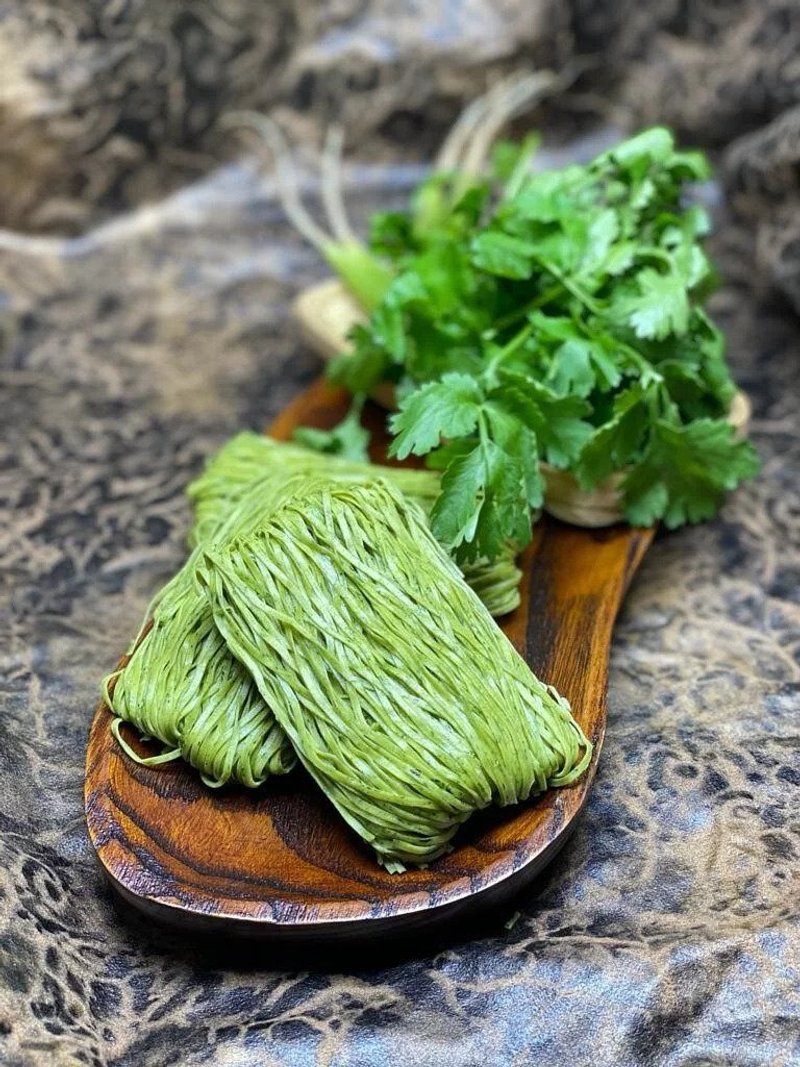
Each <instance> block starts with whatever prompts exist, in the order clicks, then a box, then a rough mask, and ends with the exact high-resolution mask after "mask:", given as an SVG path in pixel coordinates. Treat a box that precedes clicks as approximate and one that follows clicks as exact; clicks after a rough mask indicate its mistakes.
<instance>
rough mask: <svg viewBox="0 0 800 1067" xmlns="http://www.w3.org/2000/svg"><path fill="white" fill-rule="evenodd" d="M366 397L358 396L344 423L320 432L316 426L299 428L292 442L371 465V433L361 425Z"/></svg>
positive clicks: (316, 450) (293, 435)
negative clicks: (369, 449) (369, 446)
mask: <svg viewBox="0 0 800 1067" xmlns="http://www.w3.org/2000/svg"><path fill="white" fill-rule="evenodd" d="M363 407H364V397H363V396H357V397H355V399H354V400H353V403H352V404H351V405H350V410H349V411H348V413H347V415H346V416H345V417H344V418H343V419H342V421H341V422H340V423H339V424H338V425H337V426H334V427H333V428H332V429H330V430H320V429H318V428H317V427H314V426H298V427H297V429H296V430H295V431H294V433H293V434H292V440H293V441H296V442H297V443H298V444H299V445H303V446H304V447H305V448H310V449H312V450H313V451H314V452H326V453H328V454H330V455H335V456H342V457H343V458H344V459H353V460H358V461H359V462H361V463H369V453H368V451H367V447H368V445H369V440H370V432H369V430H367V429H365V427H363V426H362V425H361V410H362V408H363Z"/></svg>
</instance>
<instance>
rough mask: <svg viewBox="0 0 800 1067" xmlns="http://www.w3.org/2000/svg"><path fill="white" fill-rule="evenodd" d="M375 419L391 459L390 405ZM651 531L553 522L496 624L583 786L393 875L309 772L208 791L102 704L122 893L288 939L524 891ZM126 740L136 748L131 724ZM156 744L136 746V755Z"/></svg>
mask: <svg viewBox="0 0 800 1067" xmlns="http://www.w3.org/2000/svg"><path fill="white" fill-rule="evenodd" d="M347 404H348V400H347V397H346V396H345V395H344V394H343V393H342V392H340V391H338V390H334V389H332V388H330V387H329V386H326V385H325V384H323V383H322V382H318V383H316V384H314V385H313V386H311V388H310V389H308V390H307V391H306V392H305V393H304V394H303V395H302V396H300V397H298V399H297V400H296V401H295V402H294V403H293V404H291V405H290V406H289V407H288V408H287V409H286V410H285V411H284V412H283V413H282V414H281V415H280V416H279V417H278V418H277V419H276V420H275V422H274V423H273V425H272V427H271V428H270V433H271V434H272V435H273V436H275V437H277V438H280V439H287V438H289V437H290V436H291V433H292V430H293V429H294V427H295V426H298V425H300V424H305V425H314V426H319V427H324V428H327V427H330V426H333V425H335V424H336V423H337V422H338V421H339V420H340V419H341V418H342V417H343V415H344V413H345V411H346V410H347ZM367 418H368V419H369V420H371V421H372V424H373V427H374V428H376V429H377V430H378V434H377V436H378V443H377V444H376V449H375V455H374V456H373V458H374V459H376V460H383V459H384V458H385V438H383V437H381V434H380V427H381V425H382V423H383V421H384V418H385V413H383V412H380V411H379V410H378V409H374V410H372V411H371V412H369V413H368V416H367ZM652 537H653V531H652V530H650V529H647V530H642V529H631V528H629V527H625V526H614V527H609V528H607V529H603V530H585V529H579V528H577V527H571V526H566V525H564V524H562V523H560V522H558V521H557V520H555V519H551V518H548V517H545V518H544V519H543V520H542V522H541V523H540V524H539V525H538V526H537V528H536V532H535V536H534V540H533V543H532V544H531V545H530V546H529V548H528V549H527V550H526V552H525V554H524V556H523V557H522V567H523V570H524V578H523V582H522V590H521V592H522V603H521V605H520V607H519V608H518V609H517V610H516V611H515V612H514V613H513V614H512V615H510V616H508V617H507V618H506V619H505V620H504V621H503V630H504V632H505V633H506V634H507V635H508V637H509V638H510V639H511V640H512V641H513V642H514V644H515V645H516V647H517V649H518V650H519V651H520V653H521V654H522V655H523V656H524V657H525V659H526V660H527V662H528V663H529V664H530V666H531V669H532V670H534V671H535V672H536V673H537V674H538V675H539V677H540V678H542V680H544V681H547V682H550V683H552V684H553V685H555V686H556V688H557V689H559V690H560V691H561V692H562V693H563V694H564V695H565V696H566V697H567V698H568V699H569V700H570V702H571V704H572V707H573V711H574V713H575V716H576V718H577V719H578V720H579V722H580V723H581V726H582V727H583V729H584V730H585V732H586V733H587V735H588V736H589V737H590V738H591V739H592V741H593V742H594V746H595V751H594V759H593V761H592V765H591V767H590V768H589V770H588V772H587V773H586V775H584V777H583V778H582V779H581V780H580V781H579V782H578V783H577V784H576V785H574V786H572V787H570V788H565V789H552V790H550V791H549V792H548V793H546V794H545V795H544V796H542V797H539V798H538V799H535V800H533V801H530V802H528V803H526V804H523V805H520V806H518V807H514V808H507V809H495V810H493V811H491V812H487V813H481V814H480V815H478V816H476V817H474V818H473V819H471V820H470V821H469V822H468V823H467V824H466V825H465V826H464V827H463V828H462V830H461V831H460V833H459V836H458V838H457V839H456V847H455V849H454V851H453V852H451V853H450V854H449V855H448V856H445V857H443V858H442V859H440V860H437V861H436V862H435V863H433V864H432V865H431V866H430V867H429V868H428V869H427V870H410V871H407V872H406V873H404V874H401V875H391V874H387V873H386V872H385V871H384V870H383V869H382V868H381V867H379V866H378V865H377V863H376V862H375V860H374V858H373V855H372V853H371V851H370V850H369V849H368V848H367V847H366V846H365V845H363V844H362V842H361V841H360V840H359V839H358V838H357V837H356V835H355V834H354V833H352V832H351V831H350V830H349V829H348V827H347V826H346V825H345V823H344V821H343V820H342V819H341V818H340V817H339V815H338V814H337V813H336V812H335V811H334V809H333V807H332V806H331V805H330V804H329V803H328V801H327V800H326V799H325V797H324V796H323V795H322V793H321V792H320V791H319V790H318V788H317V787H316V785H315V784H314V783H313V781H312V780H311V779H310V778H309V777H308V776H307V775H306V774H305V773H304V772H302V771H296V772H294V773H293V774H291V775H288V776H286V777H284V778H276V779H274V781H271V782H270V783H268V784H267V785H266V786H264V787H262V788H261V789H259V790H257V791H248V790H245V789H225V790H212V789H208V788H206V787H205V786H204V785H203V784H202V783H201V782H200V779H199V777H198V776H197V774H196V773H195V772H194V771H193V770H192V769H191V768H189V767H188V766H186V765H185V764H183V763H182V762H177V763H172V764H167V765H165V766H162V767H153V768H148V767H142V766H140V765H138V764H136V763H134V762H133V761H132V760H130V759H128V758H127V757H126V756H125V755H124V753H123V752H121V751H120V749H119V747H118V745H117V744H116V742H115V741H114V739H113V737H112V736H111V732H110V730H109V725H110V722H111V714H110V712H109V710H108V707H107V706H106V705H105V703H103V702H101V703H100V705H99V707H98V708H97V711H96V713H95V716H94V721H93V723H92V727H91V732H90V736H89V748H88V754H87V762H86V791H85V799H86V817H87V821H88V826H89V835H90V837H91V841H92V844H93V846H94V848H95V850H96V852H97V855H98V858H99V860H100V863H101V864H102V867H103V869H104V871H105V873H106V875H107V876H108V879H109V880H110V882H111V885H112V886H113V887H114V889H116V890H117V891H118V892H119V893H120V894H121V895H122V896H123V897H124V898H125V899H126V900H127V901H129V902H130V903H131V904H133V905H134V906H135V907H136V908H138V909H140V910H141V911H143V912H145V913H147V914H148V915H150V916H152V917H154V918H158V919H162V920H166V921H168V922H170V923H173V924H175V925H179V926H182V927H187V928H194V929H206V930H217V931H221V932H225V933H228V934H230V933H241V934H248V935H252V934H257V935H266V936H269V937H272V938H276V939H281V940H283V941H287V940H289V939H296V940H300V941H306V942H308V941H310V940H313V939H317V940H321V941H331V940H338V939H341V938H351V939H359V938H368V937H372V936H373V935H374V934H376V933H381V934H386V933H403V932H409V931H411V930H413V929H420V928H423V927H425V926H426V925H428V924H432V923H438V922H440V921H441V920H442V919H445V918H452V917H456V916H462V915H464V914H466V913H467V912H469V911H470V910H471V909H478V908H482V907H485V906H486V905H488V904H492V903H498V902H501V901H504V900H506V899H508V898H509V897H511V896H512V894H514V893H515V892H517V891H518V890H520V889H521V888H522V887H523V886H524V885H526V884H527V883H528V882H530V881H531V879H532V878H533V877H534V876H535V875H536V874H537V873H538V872H539V871H540V870H541V869H542V868H543V867H544V866H545V864H547V863H548V862H549V861H550V860H551V859H552V858H553V856H554V855H555V854H556V852H557V851H558V850H559V849H560V848H561V847H562V846H563V845H564V843H565V841H566V840H567V838H568V836H569V834H570V833H571V831H572V830H573V828H574V826H575V821H576V819H577V817H578V815H579V814H580V812H581V810H582V808H583V806H584V804H585V803H586V798H587V796H588V794H589V790H590V788H591V785H592V780H593V778H594V775H595V770H596V768H597V760H598V757H599V755H600V749H601V746H602V742H603V734H604V730H605V722H606V688H607V680H608V658H609V649H610V644H611V633H612V628H613V625H614V619H615V617H616V615H617V611H618V610H619V607H620V604H621V602H622V598H623V596H624V595H625V590H626V589H627V587H628V584H629V582H630V580H631V578H632V577H633V575H634V573H635V571H636V568H637V567H638V565H639V563H640V562H641V560H642V558H643V556H644V554H645V552H646V550H647V548H648V546H649V544H650V542H651V540H652ZM127 736H128V737H129V738H130V740H131V743H134V744H136V743H137V742H136V741H135V736H134V733H133V731H129V732H128V734H127ZM146 749H147V746H146V745H142V746H141V751H145V750H146Z"/></svg>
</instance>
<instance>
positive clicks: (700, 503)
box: [623, 419, 759, 528]
mask: <svg viewBox="0 0 800 1067" xmlns="http://www.w3.org/2000/svg"><path fill="white" fill-rule="evenodd" d="M758 468H759V462H758V456H757V455H756V452H755V450H754V448H753V446H752V445H751V444H750V443H749V442H748V441H737V440H736V438H735V437H734V432H733V427H732V426H731V425H730V424H729V423H727V422H726V421H725V420H724V419H697V420H695V421H694V422H691V423H689V424H688V425H686V426H676V425H674V424H672V423H669V422H667V421H664V420H658V421H657V422H656V423H655V425H654V426H653V428H652V436H651V439H650V443H649V445H648V448H647V450H646V451H645V453H644V455H643V457H642V459H641V461H640V462H639V463H638V464H636V466H635V467H634V468H633V470H632V471H631V473H630V474H629V475H628V476H627V477H626V479H625V481H624V483H623V492H624V494H625V514H626V516H627V518H628V520H629V521H630V522H632V523H633V524H634V525H637V526H647V525H650V524H651V523H653V522H655V521H656V520H658V519H663V521H664V524H665V525H666V526H668V527H670V528H673V527H676V526H681V525H682V524H683V523H686V522H700V521H702V520H703V519H709V518H711V516H712V515H714V514H715V513H716V511H717V510H718V508H719V506H720V504H721V502H722V497H723V495H724V493H725V492H726V490H729V489H733V488H735V487H736V486H737V485H738V484H739V483H740V482H741V481H743V480H744V479H745V478H752V477H753V476H754V475H755V474H756V473H757V471H758Z"/></svg>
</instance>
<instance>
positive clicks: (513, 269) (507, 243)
mask: <svg viewBox="0 0 800 1067" xmlns="http://www.w3.org/2000/svg"><path fill="white" fill-rule="evenodd" d="M535 253H536V248H535V247H534V246H533V245H532V244H531V243H530V241H523V240H522V239H521V238H519V237H513V236H512V235H511V234H508V233H502V232H500V231H498V230H489V231H486V232H484V233H481V234H478V236H477V237H476V238H475V240H474V241H473V242H472V262H473V263H474V265H475V266H476V267H480V268H481V269H482V270H485V271H488V272H489V274H497V275H499V276H500V277H502V278H527V277H528V276H529V275H530V273H531V264H532V263H533V259H534V255H535Z"/></svg>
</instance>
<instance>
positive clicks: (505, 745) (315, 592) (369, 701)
mask: <svg viewBox="0 0 800 1067" xmlns="http://www.w3.org/2000/svg"><path fill="white" fill-rule="evenodd" d="M197 576H198V580H199V582H200V583H201V584H202V585H203V586H204V587H205V588H206V590H207V592H208V595H209V598H210V601H211V604H212V608H213V613H214V619H215V622H216V624H217V627H218V629H219V631H220V632H221V633H222V635H223V636H224V638H225V640H226V642H227V644H228V646H229V648H230V649H231V650H232V651H233V652H234V653H235V655H236V657H237V658H238V659H239V660H241V661H242V663H244V664H245V665H246V666H247V668H248V670H249V671H250V673H251V675H252V677H253V679H254V680H255V682H256V685H257V686H258V688H259V691H260V692H261V694H262V696H263V697H264V700H265V702H266V703H267V704H268V705H269V706H270V707H271V708H272V709H273V711H274V713H275V716H276V718H277V720H278V722H279V723H280V724H281V726H282V727H283V728H284V730H285V731H286V733H287V734H288V736H289V738H290V739H291V742H292V744H293V746H294V748H295V750H296V752H297V754H298V756H299V758H300V759H301V761H302V762H303V764H304V765H305V766H306V768H307V769H308V770H309V772H310V773H311V774H312V775H313V776H314V778H315V779H316V781H317V782H318V783H319V785H320V786H321V787H322V789H323V790H324V791H325V793H326V794H327V795H328V797H329V798H330V799H331V801H332V802H333V803H334V804H335V806H336V807H337V808H338V810H339V811H340V813H341V814H342V816H343V817H344V818H345V819H346V821H347V822H348V823H349V824H350V826H352V827H353V829H355V830H356V832H357V833H359V834H360V835H361V836H362V837H363V838H364V839H365V840H366V841H368V842H369V843H370V844H371V845H372V847H373V848H374V849H375V851H376V853H377V856H378V858H379V860H380V862H382V863H383V864H384V865H385V866H386V867H387V868H388V869H390V870H399V869H402V867H403V865H404V864H408V863H413V864H424V863H427V862H429V861H431V860H432V859H434V858H435V857H437V856H439V855H441V854H442V853H444V852H446V851H448V849H449V848H450V842H451V839H452V837H453V835H454V834H455V832H456V830H457V828H458V826H459V825H460V824H461V823H462V822H463V821H464V820H465V819H467V818H468V817H469V815H470V814H471V813H472V812H473V811H476V810H478V809H480V808H484V807H486V806H487V805H489V804H490V803H497V804H513V803H516V802H518V801H521V800H524V799H526V798H527V797H528V796H530V795H531V794H534V793H539V792H541V791H543V790H545V789H547V788H548V787H549V786H559V785H568V784H570V783H571V782H574V781H575V780H576V779H577V778H578V777H579V776H580V775H581V774H582V773H583V772H584V770H585V769H586V767H587V766H588V764H589V761H590V759H591V751H592V749H591V744H590V743H589V741H588V740H587V738H586V737H585V736H584V734H583V732H582V731H581V729H580V727H579V726H578V724H577V723H576V722H575V720H574V719H573V718H572V715H571V712H570V708H569V704H568V703H567V702H566V701H565V700H564V699H563V698H562V697H560V696H559V695H558V694H557V693H556V692H555V691H554V690H553V689H552V688H550V687H548V686H546V685H544V684H543V683H542V682H540V681H539V680H538V679H537V678H535V677H534V676H533V675H532V674H531V672H530V670H529V668H528V667H527V665H526V664H525V662H524V661H523V660H522V659H521V657H520V656H519V655H518V654H517V652H516V651H515V649H514V647H513V646H512V645H511V643H510V642H509V641H508V640H507V638H506V637H505V636H504V635H503V633H502V631H501V630H500V629H499V628H498V627H497V626H496V625H495V624H494V622H493V621H492V618H491V616H490V615H489V613H488V612H487V611H486V609H485V608H484V607H483V605H482V604H481V602H480V601H479V599H478V597H477V596H476V595H475V593H474V592H473V591H472V590H471V589H469V587H468V586H467V585H466V584H465V583H464V581H463V580H462V577H461V575H460V573H459V571H458V569H457V568H456V566H455V564H454V563H453V562H452V561H451V560H450V558H449V557H448V556H447V554H446V553H445V552H444V551H443V550H442V549H441V547H440V546H439V545H438V544H437V543H436V541H435V540H434V538H433V536H432V535H431V533H430V531H429V529H428V526H427V523H426V521H425V517H424V515H423V513H422V511H421V510H420V509H419V508H418V507H417V506H416V505H415V504H413V503H411V502H409V501H408V500H407V499H405V498H403V497H402V496H401V495H400V494H399V493H398V492H397V491H396V490H395V489H393V488H392V487H391V486H389V485H388V484H387V483H385V482H382V481H379V482H375V483H372V484H366V485H352V484H336V483H332V482H330V481H327V482H325V481H319V482H318V483H317V484H316V486H314V485H313V484H312V483H308V482H307V483H306V484H305V486H304V491H303V492H302V493H301V494H299V495H287V497H286V499H285V500H284V502H283V503H282V504H281V505H280V506H279V507H278V508H277V509H275V510H274V511H273V512H272V513H271V514H270V516H269V518H268V519H267V521H266V522H265V523H263V524H262V526H261V527H260V528H258V529H257V530H256V532H255V533H251V534H250V535H249V536H247V535H246V536H241V537H237V538H234V539H233V540H232V541H229V542H228V543H227V544H224V545H220V544H215V545H211V546H208V547H206V548H205V549H204V550H203V555H202V561H201V563H200V564H199V566H198V572H197Z"/></svg>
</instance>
